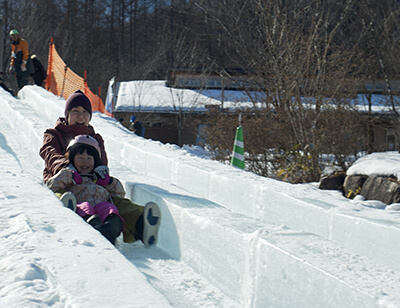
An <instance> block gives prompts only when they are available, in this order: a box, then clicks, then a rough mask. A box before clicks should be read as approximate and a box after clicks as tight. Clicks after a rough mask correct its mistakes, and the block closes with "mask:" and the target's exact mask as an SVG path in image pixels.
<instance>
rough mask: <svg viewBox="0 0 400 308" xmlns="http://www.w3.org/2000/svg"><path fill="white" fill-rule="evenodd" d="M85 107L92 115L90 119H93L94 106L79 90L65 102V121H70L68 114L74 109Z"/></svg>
mask: <svg viewBox="0 0 400 308" xmlns="http://www.w3.org/2000/svg"><path fill="white" fill-rule="evenodd" d="M79 106H81V107H83V108H85V109H86V110H87V111H89V113H90V118H92V104H91V103H90V100H89V98H88V97H87V96H86V95H85V94H83V92H82V91H81V90H77V91H76V92H75V93H73V94H71V95H70V96H69V97H68V99H67V101H66V102H65V111H64V115H65V119H66V120H68V114H69V112H70V111H71V109H72V108H74V107H79Z"/></svg>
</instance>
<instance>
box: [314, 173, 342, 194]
mask: <svg viewBox="0 0 400 308" xmlns="http://www.w3.org/2000/svg"><path fill="white" fill-rule="evenodd" d="M345 178H346V174H345V173H344V172H336V173H334V174H332V175H329V176H327V177H324V178H322V179H321V183H320V184H319V189H327V190H340V191H343V183H344V180H345Z"/></svg>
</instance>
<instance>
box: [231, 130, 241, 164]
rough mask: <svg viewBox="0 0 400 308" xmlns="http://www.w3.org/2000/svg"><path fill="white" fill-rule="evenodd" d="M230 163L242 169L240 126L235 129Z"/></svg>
mask: <svg viewBox="0 0 400 308" xmlns="http://www.w3.org/2000/svg"><path fill="white" fill-rule="evenodd" d="M231 165H232V166H235V167H238V168H240V169H244V145H243V130H242V127H241V126H239V127H238V128H237V129H236V137H235V144H234V146H233V153H232V161H231Z"/></svg>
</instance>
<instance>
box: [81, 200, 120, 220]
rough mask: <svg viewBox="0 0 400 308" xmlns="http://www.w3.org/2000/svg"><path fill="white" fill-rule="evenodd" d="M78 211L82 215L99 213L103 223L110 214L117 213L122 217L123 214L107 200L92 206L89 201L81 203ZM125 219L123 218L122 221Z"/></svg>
mask: <svg viewBox="0 0 400 308" xmlns="http://www.w3.org/2000/svg"><path fill="white" fill-rule="evenodd" d="M76 213H77V214H78V215H79V216H81V217H83V216H86V215H94V214H97V215H99V216H100V218H101V221H102V222H103V223H104V221H105V220H106V218H107V217H108V215H110V214H116V215H118V216H119V217H120V218H121V219H122V217H121V215H119V213H118V209H117V207H116V206H115V205H114V204H112V203H110V202H106V201H104V202H100V203H97V204H96V205H95V206H91V205H90V203H89V202H82V203H79V204H77V205H76ZM123 221H124V220H123V219H122V222H123Z"/></svg>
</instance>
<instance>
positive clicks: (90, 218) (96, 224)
mask: <svg viewBox="0 0 400 308" xmlns="http://www.w3.org/2000/svg"><path fill="white" fill-rule="evenodd" d="M83 219H85V220H86V222H87V223H88V224H89V225H91V226H92V227H93V228H95V229H96V230H99V229H100V226H101V224H102V221H101V218H100V216H99V215H96V214H94V215H86V216H85V217H83Z"/></svg>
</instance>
